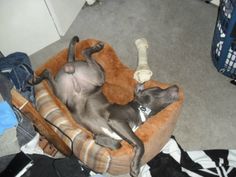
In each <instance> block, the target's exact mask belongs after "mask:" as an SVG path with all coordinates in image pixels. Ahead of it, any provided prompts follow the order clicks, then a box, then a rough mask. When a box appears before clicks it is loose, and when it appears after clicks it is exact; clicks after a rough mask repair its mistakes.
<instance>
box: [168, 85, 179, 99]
mask: <svg viewBox="0 0 236 177" xmlns="http://www.w3.org/2000/svg"><path fill="white" fill-rule="evenodd" d="M168 92H169V95H170V97H171V98H173V99H174V100H177V99H178V97H179V95H178V92H179V87H178V86H177V85H173V86H171V87H169V88H168Z"/></svg>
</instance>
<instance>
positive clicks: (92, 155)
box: [35, 81, 111, 173]
mask: <svg viewBox="0 0 236 177" xmlns="http://www.w3.org/2000/svg"><path fill="white" fill-rule="evenodd" d="M35 93H36V94H35V95H36V108H37V110H38V111H39V113H40V114H41V115H42V117H44V118H45V119H47V120H48V121H49V122H51V123H52V124H53V125H55V127H54V126H52V128H53V129H54V131H55V132H56V133H57V134H58V135H59V136H60V137H61V138H62V139H63V141H64V142H65V143H66V144H67V145H68V146H69V147H71V149H73V153H74V155H75V156H76V157H77V158H78V159H80V161H81V162H82V163H84V164H85V165H86V166H88V167H89V168H90V169H93V170H94V171H96V172H99V173H104V172H107V170H108V169H109V166H110V162H111V156H110V153H109V150H108V149H106V148H103V147H101V146H99V145H97V144H95V142H94V140H93V139H92V137H91V135H89V134H88V133H87V132H86V131H84V130H83V129H81V128H80V127H78V125H76V124H75V123H73V121H71V120H70V119H69V118H68V115H66V113H65V112H64V111H63V110H62V109H61V108H60V106H59V104H57V103H58V100H57V101H55V99H56V98H55V96H54V95H52V94H51V90H50V89H49V87H48V84H47V82H46V81H43V82H41V83H40V84H38V85H37V86H35ZM56 127H58V128H59V129H60V130H61V131H62V132H64V134H63V133H61V132H60V131H59V129H58V128H56ZM65 135H67V136H68V137H69V138H70V139H69V138H68V137H67V136H65ZM72 142H73V143H72Z"/></svg>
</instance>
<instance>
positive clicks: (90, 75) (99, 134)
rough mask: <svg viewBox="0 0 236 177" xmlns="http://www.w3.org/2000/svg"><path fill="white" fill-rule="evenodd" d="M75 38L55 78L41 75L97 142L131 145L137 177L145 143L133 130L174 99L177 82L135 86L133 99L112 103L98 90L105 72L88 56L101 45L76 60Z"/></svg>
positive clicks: (103, 144)
mask: <svg viewBox="0 0 236 177" xmlns="http://www.w3.org/2000/svg"><path fill="white" fill-rule="evenodd" d="M75 39H76V38H75V37H74V38H73V39H72V41H71V44H70V47H69V55H68V63H67V64H66V65H65V66H64V67H63V68H62V69H61V70H60V71H59V73H58V74H57V76H56V77H55V79H54V78H53V77H52V76H51V74H50V72H48V71H47V70H45V71H44V72H43V73H42V75H41V78H47V79H49V81H50V82H51V84H52V86H53V89H54V91H55V93H56V95H57V96H58V97H59V98H60V99H61V101H62V102H63V103H64V104H66V105H67V107H68V108H69V110H70V111H71V113H72V115H73V117H74V118H75V119H76V120H77V121H78V122H79V123H80V124H81V125H83V126H84V127H86V128H87V129H88V130H90V131H91V132H93V133H94V135H95V136H94V137H95V141H96V143H98V144H100V145H102V146H105V147H109V148H112V149H117V148H119V147H120V141H121V140H122V139H123V140H125V141H127V142H128V143H129V144H131V145H132V146H133V147H134V152H135V153H134V157H133V159H132V163H131V170H130V175H131V176H133V177H136V176H138V174H139V169H140V161H141V158H142V156H143V154H144V145H143V142H142V141H141V140H140V139H139V138H138V137H137V136H136V135H135V133H134V130H135V129H137V128H138V126H140V125H141V124H142V123H143V122H144V121H145V120H146V119H148V118H149V117H151V116H153V115H155V114H156V113H157V112H159V111H161V110H162V109H164V108H165V107H166V106H168V105H169V104H171V103H172V102H174V101H176V100H177V99H178V90H179V89H178V87H177V86H176V85H174V86H171V87H168V88H166V89H161V88H159V87H154V88H148V89H144V90H140V89H137V90H136V91H135V98H134V100H133V101H131V102H130V103H128V104H126V105H118V104H111V103H109V102H108V100H107V98H106V97H105V96H104V94H103V92H102V89H101V88H102V85H103V84H104V71H103V69H102V67H101V66H100V65H99V64H98V63H97V62H96V61H95V60H94V59H93V58H92V57H91V55H92V54H93V53H94V52H98V51H100V50H102V48H103V44H102V43H101V42H99V43H98V44H96V45H95V46H92V47H90V48H87V49H85V50H84V51H83V55H84V56H85V58H86V61H84V62H80V61H79V62H78V61H75V60H74V57H73V55H74V54H72V52H71V51H72V49H71V48H73V46H74V45H75V41H76V40H75ZM71 58H72V60H71ZM65 86H66V88H65Z"/></svg>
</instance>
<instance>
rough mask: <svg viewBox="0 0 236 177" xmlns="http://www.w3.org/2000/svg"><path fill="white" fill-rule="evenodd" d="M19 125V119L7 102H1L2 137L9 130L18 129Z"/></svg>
mask: <svg viewBox="0 0 236 177" xmlns="http://www.w3.org/2000/svg"><path fill="white" fill-rule="evenodd" d="M17 124H18V121H17V118H16V116H15V114H14V112H13V110H12V108H11V107H10V105H9V104H8V103H7V102H6V101H1V102H0V135H2V134H3V133H4V131H5V130H6V129H8V128H12V127H16V125H17Z"/></svg>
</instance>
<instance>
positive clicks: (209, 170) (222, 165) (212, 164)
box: [148, 137, 236, 177]
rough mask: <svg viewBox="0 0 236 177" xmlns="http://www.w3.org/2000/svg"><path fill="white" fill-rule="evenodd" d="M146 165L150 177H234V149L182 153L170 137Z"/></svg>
mask: <svg viewBox="0 0 236 177" xmlns="http://www.w3.org/2000/svg"><path fill="white" fill-rule="evenodd" d="M148 165H149V167H150V169H149V170H150V173H151V176H152V177H189V176H190V177H236V149H235V150H220V149H218V150H217V149H216V150H203V151H184V150H183V149H182V148H181V146H180V145H179V144H178V143H177V141H176V140H175V138H174V137H172V138H171V139H170V140H169V141H168V143H167V144H166V145H165V146H164V148H163V149H162V151H161V153H159V154H158V155H157V156H156V157H155V158H154V159H152V160H151V161H150V162H149V163H148Z"/></svg>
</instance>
